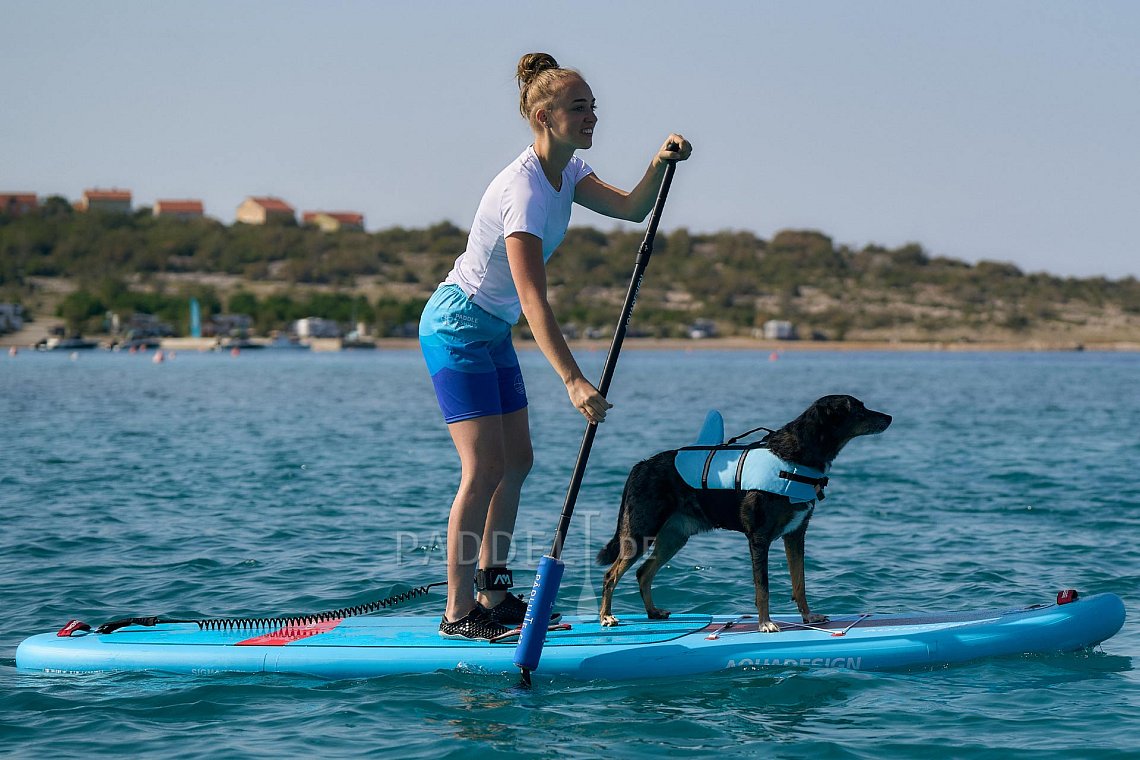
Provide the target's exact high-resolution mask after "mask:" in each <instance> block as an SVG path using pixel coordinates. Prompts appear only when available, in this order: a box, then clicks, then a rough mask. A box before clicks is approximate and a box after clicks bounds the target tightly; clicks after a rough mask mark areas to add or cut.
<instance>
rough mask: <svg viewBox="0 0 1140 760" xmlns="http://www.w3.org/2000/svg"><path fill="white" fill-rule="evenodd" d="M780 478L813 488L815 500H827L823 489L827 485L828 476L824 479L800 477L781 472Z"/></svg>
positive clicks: (792, 473)
mask: <svg viewBox="0 0 1140 760" xmlns="http://www.w3.org/2000/svg"><path fill="white" fill-rule="evenodd" d="M780 477H781V478H784V479H785V480H791V481H793V482H795V483H803V484H804V485H808V486H811V487H812V488H814V489H815V498H816V500H817V501H823V500H824V499H825V498H827V497H826V496H825V495H824V493H823V489H824V487H825V486H826V485H827V476H824V477H822V478H812V477H808V476H807V475H800V474H798V473H795V472H788V471H787V470H780Z"/></svg>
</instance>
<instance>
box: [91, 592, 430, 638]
mask: <svg viewBox="0 0 1140 760" xmlns="http://www.w3.org/2000/svg"><path fill="white" fill-rule="evenodd" d="M446 585H447V581H439V582H438V583H429V584H427V585H426V586H416V587H415V588H412V589H410V590H408V591H405V592H403V593H400V594H395V595H393V596H390V597H388V598H387V599H378V600H376V601H374V602H367V603H365V604H359V605H356V606H353V607H342V608H341V609H339V610H327V611H325V612H312V613H308V614H301V615H287V616H284V617H267V618H204V619H201V620H170V619H167V618H161V617H156V616H153V617H131V618H123V619H121V620H112V621H111V622H109V623H103V625H101V626H99V627H98V628H96V629H95V632H96V633H113V632H115V631H117V630H119V629H120V628H126V627H127V626H129V625H142V626H147V627H152V626H156V625H161V624H163V623H194V624H195V625H197V626H198V629H199V630H202V631H254V630H263V629H266V628H271V629H277V628H305V627H307V626H312V625H316V624H318V623H324V622H326V621H329V620H342V619H344V618H348V617H359V616H360V615H368V614H370V613H372V612H378V611H380V610H382V609H386V608H389V607H395V606H396V605H397V604H400V603H402V602H406V601H409V600H411V599H415V598H416V597H419V596H425V595H426V594H427V593H428V591H430V590H431V589H433V588H435V587H436V586H446ZM80 625H82V624H80Z"/></svg>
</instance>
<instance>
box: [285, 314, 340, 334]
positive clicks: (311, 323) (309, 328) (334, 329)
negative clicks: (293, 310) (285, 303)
mask: <svg viewBox="0 0 1140 760" xmlns="http://www.w3.org/2000/svg"><path fill="white" fill-rule="evenodd" d="M293 332H294V333H296V334H297V337H299V338H339V337H340V326H339V325H337V323H336V322H334V321H333V320H331V319H324V318H322V317H305V318H304V319H298V320H297V321H296V322H294V323H293Z"/></svg>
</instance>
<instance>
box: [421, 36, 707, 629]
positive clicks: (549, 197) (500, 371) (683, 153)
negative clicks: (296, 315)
mask: <svg viewBox="0 0 1140 760" xmlns="http://www.w3.org/2000/svg"><path fill="white" fill-rule="evenodd" d="M517 73H518V82H519V110H520V111H521V112H522V115H523V117H524V118H526V119H527V120H528V121H529V122H530V126H531V129H532V131H533V132H534V144H533V145H531V146H530V147H528V148H527V149H526V150H525V151H523V153H522V155H520V156H519V157H518V158H517V159H515V160H514V161H513V162H512V163H511V164H510V165H509V166H508V167H507V168H506V169H504V170H503V171H502V172H500V173H499V175H498V176H497V177H495V179H494V180H493V181H492V182H491V184H490V186H489V187H488V188H487V191H486V192H485V193H484V194H483V199H482V201H481V202H480V203H479V209H478V211H477V213H476V215H475V220H474V222H473V223H472V225H471V234H470V236H469V238H468V241H467V248H466V250H465V251H464V252H463V254H462V255H460V256H459V258H458V259H456V261H455V266H454V268H453V269H452V270H451V272H450V273H449V274H448V275H447V278H446V279H445V280H444V282H443V283H442V284H441V285H440V287H439V289H438V290H436V292H435V294H434V295H433V296H432V297H431V300H429V301H428V304H427V306H426V307H425V308H424V313H423V316H422V317H421V320H420V328H419V335H420V345H421V347H422V349H423V353H424V359H425V360H426V362H427V365H428V370H429V372H430V373H431V376H432V383H433V385H434V386H435V391H436V396H437V397H438V399H439V405H440V409H441V410H442V411H443V415H444V419H445V420H446V421H447V424H448V430H449V432H450V433H451V439H452V441H453V442H454V443H455V449H456V451H457V452H458V453H459V460H460V464H461V467H462V475H461V479H460V484H459V491H458V492H457V493H456V495H455V500H454V501H453V503H452V505H451V513H450V516H449V519H448V524H447V582H448V585H447V608H446V610H445V612H444V616H443V619H442V620H441V621H440V626H439V632H440V635H441V636H445V637H451V638H470V639H489V638H493V637H495V636H497V635H499V634H502V633H505V632H506V631H508V630H509V629H510V628H511V627H515V626H518V625H519V624H521V623H522V620H523V615H524V614H525V612H526V603H525V602H523V601H522V599H521V598H520V597H517V596H514V595H512V594H510V593H509V592H508V591H507V589H508V588H510V586H511V577H510V571H509V570H508V569H507V568H506V567H505V564H506V561H507V557H508V555H509V553H510V544H511V535H512V533H513V531H514V525H515V516H516V514H517V513H518V505H519V493H520V491H521V490H522V484H523V480H525V479H526V476H527V473H528V472H529V471H530V467H531V462H532V459H533V454H532V451H531V443H530V426H529V423H528V418H527V401H526V391H525V388H524V386H523V379H522V374H521V372H520V370H519V364H518V358H517V357H516V355H515V351H514V347H513V346H512V344H511V326H512V325H513V324H515V323H516V322H518V318H519V315H520V313H521V314H524V315H526V320H527V324H528V325H529V326H530V330H531V332H532V333H533V334H534V339H535V342H537V343H538V346H539V348H541V349H542V352H543V354H544V355H545V356H546V358H547V360H548V361H549V362H550V364H551V366H552V367H553V368H554V370H555V371H556V372H557V373H558V375H559V377H561V378H562V381H563V382H564V383H565V385H566V393H567V395H568V396H569V398H570V403H571V404H573V405H574V408H576V409H577V410H578V411H580V412H581V413H582V415H583V416H584V417H585V418H586V419H587V420H588V421H589V422H590V423H593V424H597V423H600V422H602V421H604V420H605V418H606V410H607V409H609V408H610V407H611V406H612V405H611V404H610V403H609V402H608V401H606V399H605V397H603V396H602V395H601V393H599V392H598V389H597V388H595V387H594V386H593V385H592V384H591V383H590V382H589V381H588V380H587V379H586V378H585V376H584V375H583V374H582V370H581V369H579V367H578V363H577V362H576V361H574V356H573V355H572V354H571V353H570V349H569V348H568V347H567V345H566V340H565V338H564V337H563V335H562V331H561V329H560V328H559V326H558V323H557V322H556V321H555V319H554V312H553V311H552V310H551V308H550V303H549V301H548V300H547V296H546V261H547V259H549V258H550V255H551V254H552V253H553V252H554V250H555V249H556V248H557V247H558V245H559V244H560V243H561V242H562V239H563V237H565V235H566V228H567V225H568V224H569V221H570V207H571V204H572V203H574V202H577V203H580V204H581V205H583V206H585V207H586V208H589V209H592V210H594V211H596V212H598V213H601V214H605V215H606V216H611V217H615V218H618V219H627V220H630V221H637V222H639V221H641V220H643V219H644V218H645V217H646V215H647V214H648V213H649V211H650V209H651V208H652V207H653V202H654V200H655V198H656V194H657V190H658V188H659V186H660V184H661V181H662V179H663V178H664V176H665V166H666V162H667V161H669V160H684V159H686V158H688V157H689V153H690V152H691V151H692V147H691V146H690V145H689V143H688V142H687V141H686V140H685V139H684V138H683V137H682V136H681V135H677V134H672V135H670V136H669V137H668V139H667V140H666V141H665V144H666V145H668V144H669V143H670V142H673V143H675V144H676V145H678V146H680V147H679V148H678V149H677V150H675V151H671V150H667V149H665V148H664V147H662V148H661V149H660V150H659V151H658V152H657V155H656V156H654V158H653V161H652V163H651V164H650V166H649V168H648V170H646V172H645V176H644V177H642V179H641V181H640V182H639V183H638V184H637V187H635V188H634V189H633V190H632V191H630V192H624V191H622V190H619V189H618V188H615V187H612V186H610V185H607V184H606V183H605V182H602V181H601V180H600V179H598V178H597V176H596V175H595V174H594V173H593V170H592V169H590V167H589V166H587V165H586V163H585V162H584V161H582V159H580V158H578V157H577V156H575V155H574V152H575V151H577V150H585V149H587V148H589V147H590V146H591V145H593V141H594V125H595V124H596V123H597V121H598V119H597V116H596V115H595V113H594V107H595V104H594V96H593V93H592V92H591V91H590V87H589V85H587V84H586V81H585V80H584V79H583V78H582V76H581V75H580V74H579V73H578V72H576V71H574V70H572V69H565V68H561V67H560V66H559V65H558V63H557V61H555V60H554V58H552V57H551V56H550V55H547V54H546V53H530V54H527V55H524V56H523V57H522V59H521V60H520V61H519V64H518V72H517ZM473 582H474V584H475V587H476V589H477V591H478V595H477V596H475V595H474V594H473V593H472V583H473Z"/></svg>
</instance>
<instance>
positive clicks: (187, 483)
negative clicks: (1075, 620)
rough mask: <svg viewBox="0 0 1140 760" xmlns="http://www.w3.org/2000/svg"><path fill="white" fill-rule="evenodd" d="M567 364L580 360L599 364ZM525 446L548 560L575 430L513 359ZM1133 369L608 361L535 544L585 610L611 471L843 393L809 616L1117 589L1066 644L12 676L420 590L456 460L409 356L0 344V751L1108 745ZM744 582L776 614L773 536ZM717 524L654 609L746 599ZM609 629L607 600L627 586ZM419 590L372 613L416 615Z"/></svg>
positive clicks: (1129, 546) (568, 600) (1123, 706)
mask: <svg viewBox="0 0 1140 760" xmlns="http://www.w3.org/2000/svg"><path fill="white" fill-rule="evenodd" d="M579 359H580V361H581V363H582V365H583V367H584V368H585V370H586V371H587V374H588V375H589V376H591V377H594V376H597V375H598V374H599V373H600V369H601V364H602V362H603V359H604V352H601V351H595V352H584V353H581V354H580V355H579ZM522 362H523V365H524V372H525V374H526V379H527V386H528V393H529V395H530V398H531V408H530V413H531V426H532V431H533V438H534V445H535V451H536V464H535V468H534V471H533V473H532V475H531V477H530V479H529V480H528V482H527V485H526V488H525V491H524V494H523V505H522V510H521V514H520V517H519V521H518V531H517V540H516V542H515V556H514V558H513V562H512V564H513V566H514V568H515V570H516V581H517V583H518V590H520V591H526V590H527V589H528V588H529V585H530V583H529V581H530V576H531V573H532V572H533V569H534V567H535V564H536V563H537V561H538V559H539V557H540V556H541V555H542V554H543V553H544V552H545V551H546V550H547V549H548V547H549V545H550V542H551V539H552V537H553V531H554V527H555V524H556V522H557V518H558V513H559V511H560V509H561V505H562V501H563V498H564V495H565V490H566V485H567V483H568V481H569V477H570V473H571V469H572V467H573V462H574V458H575V455H576V453H577V449H578V445H579V442H580V440H581V435H582V431H583V421H582V419H581V417H580V416H579V415H578V414H577V413H576V412H575V411H574V410H573V409H572V408H571V407H570V405H569V403H568V402H567V399H566V395H565V392H564V390H563V388H562V386H561V384H560V382H559V381H558V379H557V378H556V377H555V375H554V373H553V372H552V371H551V370H550V368H549V367H548V366H547V365H546V363H545V361H544V360H543V358H542V356H541V355H540V354H538V353H537V352H535V351H523V352H522ZM1138 383H1140V357H1138V356H1136V355H1125V354H1102V353H1093V352H1088V353H950V352H947V353H844V352H801V351H786V352H782V353H779V354H777V355H774V356H770V355H769V353H768V352H766V351H765V352H747V351H744V352H718V351H704V350H698V351H685V352H682V351H671V352H656V351H637V350H627V351H626V352H625V353H624V354H623V356H622V358H621V364H620V366H619V367H618V371H617V374H616V376H615V378H614V383H613V387H612V389H611V393H610V398H611V400H612V401H613V402H614V404H615V408H614V409H613V410H612V411H611V413H610V416H609V418H608V420H607V421H606V422H605V424H604V425H602V427H601V429H600V430H599V432H598V436H597V440H596V443H595V446H594V451H593V455H592V457H591V460H590V464H589V468H588V470H587V474H586V478H585V483H584V485H583V487H582V491H581V495H580V497H579V500H578V506H577V511H576V513H575V516H574V521H573V524H572V526H571V530H570V536H569V540H568V542H567V544H566V548H565V551H564V553H563V559H564V560H565V561H566V563H567V574H566V578H565V580H564V582H563V584H562V589H561V594H560V596H559V603H558V608H559V609H561V610H562V611H564V612H581V613H586V614H589V613H592V612H595V611H596V610H597V605H598V596H597V594H598V589H599V586H600V582H601V568H598V567H597V566H595V565H594V564H593V555H594V554H595V553H596V552H597V550H598V549H599V548H600V547H601V546H602V545H603V544H604V543H605V542H606V540H607V539H608V538H609V537H610V535H611V534H612V531H613V524H614V520H615V515H616V510H617V505H618V500H619V497H620V494H621V489H622V484H623V482H624V479H625V476H626V474H627V473H628V471H629V468H630V467H631V466H632V465H633V464H634V463H635V462H637V461H638V460H640V459H642V458H644V457H646V456H649V455H651V454H653V453H655V452H656V451H659V450H662V449H666V448H673V447H676V446H679V445H683V444H685V443H687V442H690V441H691V440H692V439H693V438H694V437H695V436H696V434H697V431H698V429H699V428H700V425H701V423H702V421H703V419H704V416H705V413H706V412H707V411H708V410H709V409H711V408H716V409H720V410H721V412H722V413H723V414H724V417H725V420H726V429H727V431H728V432H729V434H735V433H740V432H743V431H745V430H748V429H750V428H753V427H756V426H757V425H767V426H769V427H777V426H779V425H781V424H783V423H784V422H786V421H788V420H790V419H791V418H793V417H794V416H796V415H797V414H798V413H799V412H800V411H802V409H803V408H804V407H806V406H807V404H808V403H810V402H811V401H812V400H813V399H815V398H817V397H818V396H821V395H824V394H828V393H849V394H852V395H855V396H858V397H859V398H861V399H862V400H864V401H865V402H866V404H867V405H868V406H870V407H872V408H874V409H879V410H882V411H886V412H888V413H890V414H892V415H893V416H894V424H893V425H892V426H891V427H890V429H889V430H887V431H886V432H885V433H884V434H882V435H879V436H874V437H869V438H861V439H857V440H855V441H854V442H852V443H851V444H850V445H849V446H848V447H847V448H846V449H845V450H844V451H843V452H842V454H841V455H840V457H839V458H838V459H837V460H836V462H835V466H834V469H833V471H832V473H831V485H830V486H829V488H828V497H827V500H826V501H824V502H823V503H822V504H821V505H820V506H819V507H818V508H817V510H816V513H815V516H814V518H813V520H812V524H811V528H810V530H809V532H808V540H807V582H808V593H809V597H810V599H811V602H812V608H813V609H814V610H816V611H818V612H822V613H825V614H826V613H828V612H832V613H847V612H856V613H858V612H896V611H907V610H925V611H934V610H959V609H969V608H974V607H993V606H1005V605H1009V606H1020V605H1023V604H1029V603H1033V602H1040V601H1048V600H1050V599H1052V597H1053V595H1054V594H1055V593H1056V591H1057V590H1059V589H1063V588H1076V589H1079V590H1080V591H1081V592H1083V593H1086V594H1088V593H1095V592H1101V591H1111V592H1115V593H1118V594H1120V595H1121V596H1122V597H1123V598H1124V600H1125V604H1126V606H1127V607H1128V608H1129V614H1130V616H1131V619H1130V620H1129V622H1127V623H1126V624H1125V627H1124V629H1123V630H1122V631H1121V632H1120V633H1119V634H1117V636H1116V637H1114V638H1113V639H1110V640H1109V641H1108V642H1106V643H1104V644H1103V645H1102V646H1100V647H1097V648H1096V649H1095V650H1092V651H1085V652H1078V653H1070V654H1056V655H1039V656H1023V657H1006V658H997V659H991V660H984V661H980V662H974V663H970V664H965V665H956V666H953V667H937V668H933V669H929V668H926V669H917V670H912V671H905V672H888V673H865V672H858V671H853V670H850V669H847V668H845V667H842V663H840V664H839V665H840V666H839V667H827V668H824V667H821V668H800V667H790V666H783V665H774V666H770V667H764V668H759V669H757V670H755V671H750V672H744V673H741V672H733V673H724V674H714V675H709V676H704V677H695V678H694V677H686V678H684V679H653V680H648V681H642V682H626V683H615V682H592V683H581V682H574V681H569V680H561V679H558V680H553V681H552V680H541V679H538V678H537V677H536V685H535V687H534V688H533V689H531V690H525V689H520V688H518V687H517V678H516V677H514V676H505V675H504V676H498V675H481V674H474V673H466V672H444V673H432V674H424V675H418V676H408V677H390V678H375V679H361V680H343V681H324V680H320V679H315V678H307V677H298V676H288V675H212V676H200V677H175V676H170V675H159V674H139V673H128V674H111V675H107V674H93V675H89V676H45V675H43V674H33V673H23V672H19V671H17V670H16V669H15V657H14V653H15V648H16V645H17V644H18V643H19V642H20V641H21V640H22V639H23V638H25V637H27V636H29V635H31V634H34V633H41V632H44V631H50V630H55V629H57V628H58V627H59V626H61V625H62V624H63V623H64V622H66V621H67V620H69V619H71V618H80V619H82V620H85V621H87V622H89V623H92V624H98V623H101V622H104V621H106V620H111V619H114V618H116V617H122V616H126V615H144V614H161V615H170V616H189V617H201V616H240V615H267V614H277V613H281V612H287V611H288V612H298V611H316V610H325V609H330V608H338V607H342V606H345V605H349V604H359V603H363V602H367V601H372V600H375V599H380V598H383V597H386V596H388V595H390V594H393V593H397V592H400V591H404V590H407V589H408V588H409V587H411V586H416V585H421V584H425V583H430V582H433V581H437V580H442V579H443V578H444V577H445V556H444V554H445V552H444V547H445V541H444V535H445V529H446V524H447V510H448V505H449V503H450V500H451V497H452V495H453V493H454V489H455V486H456V484H457V479H458V460H457V457H456V455H455V452H454V449H453V448H452V446H451V443H450V440H449V437H448V434H447V430H446V428H445V426H444V425H443V423H442V421H441V419H440V417H439V413H438V410H437V408H436V406H435V399H434V396H433V394H432V391H431V387H430V383H429V381H428V378H427V376H426V373H425V370H424V367H423V364H422V360H421V359H420V357H419V355H418V353H416V352H415V351H398V350H396V351H376V352H369V353H363V352H362V353H342V354H306V353H292V352H281V353H277V352H271V351H263V352H245V353H243V354H241V355H240V356H236V357H234V356H229V355H219V354H197V353H179V354H178V355H177V357H176V358H173V359H168V360H167V361H165V362H163V363H155V362H153V361H152V360H151V355H150V354H143V355H127V354H109V353H103V352H88V353H81V354H77V355H72V356H69V355H67V354H62V353H50V354H34V353H30V352H23V353H20V354H19V355H17V356H15V357H7V356H5V357H2V358H0V509H2V514H3V524H4V528H3V530H2V531H0V598H2V600H3V613H4V624H3V626H2V627H0V754H9V753H10V754H12V755H15V756H27V757H33V756H48V755H51V756H56V757H58V756H65V755H69V754H74V755H79V754H94V753H112V752H113V753H115V754H116V755H124V754H125V755H129V756H140V757H157V756H160V755H161V756H177V757H180V758H216V757H227V758H229V757H270V756H272V757H287V756H297V755H301V754H303V753H318V754H320V755H322V756H359V755H364V754H372V753H384V754H389V755H391V756H396V757H406V758H421V757H422V758H432V759H433V760H435V759H436V758H445V757H468V756H475V757H511V756H523V755H533V756H550V757H574V758H594V757H606V758H627V757H628V758H634V757H647V756H655V757H657V756H665V757H671V756H672V757H694V756H697V757H700V756H709V755H713V754H715V755H728V756H765V757H767V756H782V757H807V756H810V757H858V758H884V757H914V756H917V755H919V754H921V755H923V756H928V757H935V756H939V757H998V758H1003V760H1005V759H1007V758H1009V757H1018V756H1024V757H1029V756H1034V757H1035V756H1038V755H1039V754H1040V753H1043V752H1048V753H1051V754H1058V755H1059V754H1060V753H1065V755H1067V756H1077V757H1088V756H1110V757H1111V756H1119V757H1124V756H1135V754H1134V753H1135V751H1136V750H1135V748H1136V747H1137V740H1136V736H1137V734H1138V732H1140V720H1138V719H1140V678H1138V676H1137V668H1136V665H1137V663H1138V662H1140V659H1138V658H1140V628H1138V627H1137V625H1136V623H1135V622H1134V621H1135V616H1136V614H1137V612H1136V611H1137V609H1138V608H1140V593H1138V592H1140V586H1138V580H1140V548H1138V546H1137V544H1138V540H1140V512H1138V509H1137V508H1138V506H1140V466H1138V463H1140V394H1138V393H1137V391H1136V388H1137V386H1138ZM771 565H772V592H773V593H772V598H773V607H774V609H775V610H778V611H790V610H792V609H794V607H793V605H792V604H791V602H790V601H789V600H788V594H789V584H788V579H787V572H786V567H785V563H784V559H783V552H782V551H780V550H779V547H778V546H777V547H774V550H773V552H772V559H771ZM751 577H752V576H751V570H750V562H749V558H748V551H747V548H746V545H745V542H744V539H743V537H742V536H740V535H739V534H734V533H728V532H718V533H713V534H706V535H702V536H697V537H694V538H693V539H692V540H691V541H690V542H689V545H688V546H687V547H686V548H685V549H684V550H682V551H681V553H680V554H678V555H677V556H676V557H675V558H674V559H673V561H672V562H671V563H670V564H669V565H668V566H667V567H666V568H665V569H664V570H662V572H661V573H660V575H659V576H658V580H657V583H656V589H655V600H656V601H657V603H658V604H659V605H660V606H663V607H666V608H668V609H671V610H674V611H689V612H706V613H709V612H735V611H739V612H748V611H751V609H752V607H751V605H752V602H751V600H752V598H753V588H752V580H751ZM615 606H616V612H617V614H618V615H619V616H620V615H621V614H622V613H623V612H624V613H626V614H631V615H632V614H639V613H640V612H641V608H640V602H639V599H638V595H637V589H636V583H635V582H634V581H633V579H632V577H629V578H627V579H626V581H625V582H624V583H623V584H622V585H621V586H619V588H618V593H617V596H616V601H615ZM442 608H443V595H442V593H439V592H438V591H437V592H432V593H431V594H429V595H428V596H427V597H426V598H420V599H416V600H414V601H411V602H409V603H407V604H406V605H404V606H402V607H401V608H399V612H401V614H416V615H424V616H429V617H432V618H435V617H438V616H439V615H440V614H441V612H442Z"/></svg>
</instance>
